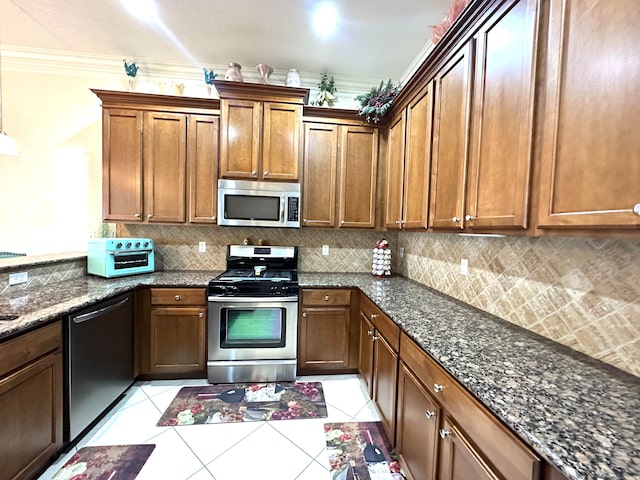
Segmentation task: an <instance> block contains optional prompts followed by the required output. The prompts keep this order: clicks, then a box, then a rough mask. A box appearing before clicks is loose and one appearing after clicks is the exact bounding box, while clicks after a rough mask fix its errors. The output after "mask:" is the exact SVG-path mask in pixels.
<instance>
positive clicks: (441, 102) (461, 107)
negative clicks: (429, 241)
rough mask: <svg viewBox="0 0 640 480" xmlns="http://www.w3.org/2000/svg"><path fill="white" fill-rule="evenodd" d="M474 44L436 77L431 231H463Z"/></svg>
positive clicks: (469, 45) (458, 54)
mask: <svg viewBox="0 0 640 480" xmlns="http://www.w3.org/2000/svg"><path fill="white" fill-rule="evenodd" d="M473 46H474V42H473V41H470V42H469V43H467V44H465V45H464V46H463V47H462V48H461V49H460V50H458V51H457V53H455V54H454V55H453V56H452V57H451V58H450V59H449V60H448V61H447V62H446V63H445V64H444V66H443V67H442V68H441V69H440V70H439V71H438V72H437V73H436V76H435V83H434V90H435V109H434V139H433V159H432V162H433V163H432V175H431V227H432V228H434V229H441V228H445V229H452V228H458V229H461V228H462V227H463V223H462V215H463V198H464V195H465V184H466V174H467V158H468V145H469V142H468V135H469V121H470V117H471V98H470V97H471V74H472V63H471V62H472V59H473Z"/></svg>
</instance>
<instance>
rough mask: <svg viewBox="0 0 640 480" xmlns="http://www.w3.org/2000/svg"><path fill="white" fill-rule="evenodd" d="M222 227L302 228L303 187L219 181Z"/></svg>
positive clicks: (243, 181) (219, 209)
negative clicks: (301, 195) (301, 198)
mask: <svg viewBox="0 0 640 480" xmlns="http://www.w3.org/2000/svg"><path fill="white" fill-rule="evenodd" d="M218 225H230V226H236V227H239V226H243V227H244V226H246V227H288V228H299V227H300V184H299V183H280V182H252V181H245V180H224V179H221V180H218Z"/></svg>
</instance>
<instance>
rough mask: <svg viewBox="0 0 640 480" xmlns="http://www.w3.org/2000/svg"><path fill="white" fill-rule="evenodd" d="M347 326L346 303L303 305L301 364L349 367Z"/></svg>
mask: <svg viewBox="0 0 640 480" xmlns="http://www.w3.org/2000/svg"><path fill="white" fill-rule="evenodd" d="M350 326H351V311H350V308H349V307H348V306H346V307H345V306H336V307H303V308H302V318H301V321H300V324H299V328H300V331H299V335H298V337H299V338H298V340H299V345H298V353H299V358H298V364H299V366H300V368H304V369H314V368H315V369H321V370H326V369H330V368H339V369H343V368H348V367H349V345H350V342H349V339H350V335H349V334H350Z"/></svg>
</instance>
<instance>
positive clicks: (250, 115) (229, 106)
mask: <svg viewBox="0 0 640 480" xmlns="http://www.w3.org/2000/svg"><path fill="white" fill-rule="evenodd" d="M261 137H262V102H257V101H250V100H234V99H231V100H225V99H223V100H221V101H220V176H221V177H222V178H245V179H250V180H255V179H257V178H258V169H259V168H260V165H259V162H260V142H261Z"/></svg>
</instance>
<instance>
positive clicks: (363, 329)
mask: <svg viewBox="0 0 640 480" xmlns="http://www.w3.org/2000/svg"><path fill="white" fill-rule="evenodd" d="M373 334H374V329H373V325H372V324H371V322H370V321H369V319H368V318H367V316H366V315H365V314H364V313H362V312H360V355H359V359H360V361H359V363H358V372H359V373H360V377H361V378H362V380H363V381H364V383H365V386H366V387H367V391H368V392H369V396H370V397H373Z"/></svg>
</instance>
